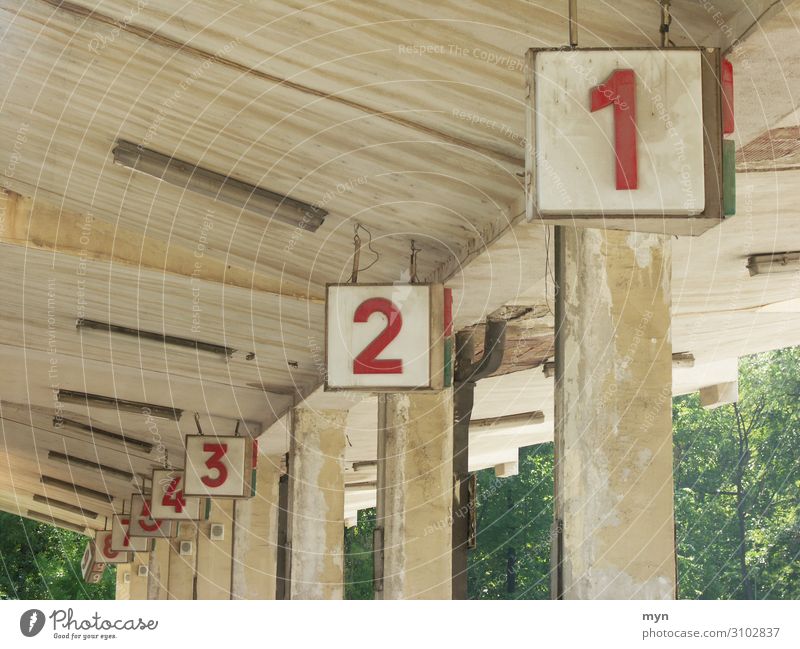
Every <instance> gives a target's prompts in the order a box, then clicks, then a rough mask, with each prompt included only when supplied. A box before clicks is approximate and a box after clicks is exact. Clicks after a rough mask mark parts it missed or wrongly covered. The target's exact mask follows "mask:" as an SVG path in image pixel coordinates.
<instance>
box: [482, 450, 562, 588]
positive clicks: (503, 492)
mask: <svg viewBox="0 0 800 649" xmlns="http://www.w3.org/2000/svg"><path fill="white" fill-rule="evenodd" d="M476 500H477V514H478V538H477V548H476V549H475V550H472V551H471V552H470V557H469V575H468V578H469V597H470V599H546V598H547V597H548V593H549V579H550V577H549V574H550V528H551V525H552V522H553V445H552V444H540V445H538V446H531V447H528V448H524V449H522V450H521V451H520V454H519V475H516V476H513V477H510V478H497V477H495V475H494V470H492V469H487V470H484V471H479V472H478V491H477V496H476Z"/></svg>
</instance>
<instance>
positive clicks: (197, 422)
mask: <svg viewBox="0 0 800 649" xmlns="http://www.w3.org/2000/svg"><path fill="white" fill-rule="evenodd" d="M194 425H195V426H197V434H198V435H202V434H203V429H202V428H200V414H199V413H197V412H195V413H194Z"/></svg>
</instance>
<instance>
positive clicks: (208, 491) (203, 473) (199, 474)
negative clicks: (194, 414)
mask: <svg viewBox="0 0 800 649" xmlns="http://www.w3.org/2000/svg"><path fill="white" fill-rule="evenodd" d="M257 455H258V448H257V443H256V441H255V440H254V439H252V438H250V437H235V436H234V437H212V436H210V435H187V437H186V465H185V466H186V469H185V470H184V482H185V484H184V496H192V497H198V496H200V497H204V496H205V497H218V498H250V497H251V496H252V495H253V485H254V484H255V482H254V476H253V472H254V470H255V462H256V456H257Z"/></svg>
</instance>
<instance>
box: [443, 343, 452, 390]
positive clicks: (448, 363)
mask: <svg viewBox="0 0 800 649" xmlns="http://www.w3.org/2000/svg"><path fill="white" fill-rule="evenodd" d="M451 385H453V339H452V338H446V339H445V341H444V387H446V388H449V387H450V386H451Z"/></svg>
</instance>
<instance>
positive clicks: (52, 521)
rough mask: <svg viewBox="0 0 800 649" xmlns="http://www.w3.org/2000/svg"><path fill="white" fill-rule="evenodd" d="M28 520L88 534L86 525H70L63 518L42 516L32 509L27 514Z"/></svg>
mask: <svg viewBox="0 0 800 649" xmlns="http://www.w3.org/2000/svg"><path fill="white" fill-rule="evenodd" d="M26 515H27V517H28V518H33V519H35V520H37V521H41V522H42V523H47V524H49V525H55V526H56V527H63V528H65V529H68V530H72V531H73V532H80V533H81V534H86V527H85V526H84V525H78V524H77V523H70V522H69V521H65V520H64V519H62V518H55V517H54V516H48V515H47V514H40V513H39V512H35V511H33V510H32V509H29V510H28V513H27V514H26Z"/></svg>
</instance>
